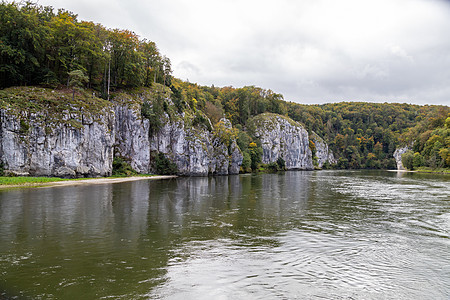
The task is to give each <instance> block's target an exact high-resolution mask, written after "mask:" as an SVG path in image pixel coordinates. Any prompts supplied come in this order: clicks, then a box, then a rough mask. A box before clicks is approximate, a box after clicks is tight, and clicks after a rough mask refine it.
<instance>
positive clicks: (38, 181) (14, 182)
mask: <svg viewBox="0 0 450 300" xmlns="http://www.w3.org/2000/svg"><path fill="white" fill-rule="evenodd" d="M174 177H176V176H159V175H136V176H111V177H101V178H76V179H67V178H58V177H22V176H19V177H0V189H6V188H25V187H42V186H61V185H80V184H103V183H118V182H126V181H135V180H143V179H167V178H174Z"/></svg>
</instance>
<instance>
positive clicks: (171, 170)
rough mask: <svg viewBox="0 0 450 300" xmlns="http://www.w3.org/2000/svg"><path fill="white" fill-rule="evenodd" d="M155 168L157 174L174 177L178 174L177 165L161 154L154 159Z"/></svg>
mask: <svg viewBox="0 0 450 300" xmlns="http://www.w3.org/2000/svg"><path fill="white" fill-rule="evenodd" d="M153 167H154V169H155V172H156V174H161V175H173V174H176V173H178V168H177V165H176V164H175V163H174V162H172V161H171V160H170V159H168V158H167V157H166V156H165V155H164V153H160V152H158V153H157V154H156V155H155V156H154V157H153Z"/></svg>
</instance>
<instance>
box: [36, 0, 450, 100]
mask: <svg viewBox="0 0 450 300" xmlns="http://www.w3.org/2000/svg"><path fill="white" fill-rule="evenodd" d="M52 3H57V5H53V6H55V7H61V6H62V7H65V8H67V9H69V10H73V11H74V12H75V13H78V14H79V17H80V19H90V20H94V21H96V22H100V23H103V24H104V25H106V26H107V27H119V28H127V29H130V30H133V31H135V32H136V33H138V34H139V35H141V37H143V38H148V39H150V40H152V41H154V42H156V44H157V45H158V47H159V48H160V50H161V51H162V52H163V54H165V55H167V56H168V57H169V58H170V59H171V60H172V65H173V66H174V75H175V76H178V77H180V78H182V79H187V78H189V80H190V81H191V82H197V83H199V84H205V85H211V84H214V85H216V86H225V85H233V86H236V87H239V86H245V85H258V86H261V87H263V88H267V89H272V90H274V91H276V92H278V93H282V94H283V95H284V96H285V99H286V100H291V101H300V102H308V103H323V102H330V101H342V100H347V101H348V100H368V101H382V102H384V101H401V102H416V103H421V104H424V103H429V104H439V103H440V104H448V103H450V89H449V87H448V86H449V82H450V54H449V53H450V39H448V36H450V3H449V2H448V1H440V0H431V1H430V0H378V1H369V0H342V1H334V0H316V1H313V2H312V1H307V0H300V1H290V0H280V1H277V2H274V1H268V0H260V1H257V0H245V1H237V0H233V1H219V0H192V1H186V0H172V1H156V0H151V1H141V0H130V1H128V2H123V1H119V0H110V1H107V2H106V1H99V0H91V1H88V0H80V1H70V0H59V1H58V0H41V4H52Z"/></svg>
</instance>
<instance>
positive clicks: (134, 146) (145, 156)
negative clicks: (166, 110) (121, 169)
mask: <svg viewBox="0 0 450 300" xmlns="http://www.w3.org/2000/svg"><path fill="white" fill-rule="evenodd" d="M114 111H115V128H116V133H115V137H116V140H115V155H116V156H120V157H123V158H125V159H126V161H128V162H129V164H130V165H131V167H132V168H133V169H134V170H136V171H137V172H139V173H142V174H149V173H151V165H150V139H149V129H150V124H149V121H148V120H147V119H145V118H142V117H141V114H140V107H139V106H137V105H134V106H133V105H126V104H125V105H116V107H115V109H114Z"/></svg>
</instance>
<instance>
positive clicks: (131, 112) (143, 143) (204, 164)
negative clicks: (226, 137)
mask: <svg viewBox="0 0 450 300" xmlns="http://www.w3.org/2000/svg"><path fill="white" fill-rule="evenodd" d="M166 103H168V105H173V104H172V103H171V101H170V99H166ZM115 113H116V130H117V132H116V155H117V156H121V157H123V158H125V160H126V161H128V162H129V163H130V165H131V167H132V168H133V169H135V170H137V171H138V172H140V173H152V172H153V171H154V166H153V161H152V155H155V154H156V153H163V154H164V155H165V156H166V157H167V158H168V159H169V160H171V161H172V162H173V163H175V165H176V166H177V169H178V174H179V175H187V176H206V175H228V174H238V173H239V167H240V165H241V164H242V153H241V152H240V150H239V148H238V147H237V144H236V140H235V139H233V140H232V141H230V147H228V146H227V145H225V144H224V143H223V142H222V141H221V140H220V139H219V138H218V137H216V136H215V135H214V133H213V132H211V131H209V130H208V129H207V128H206V126H205V125H204V124H197V125H195V126H194V125H193V118H194V116H191V115H189V114H187V113H186V112H183V113H177V112H175V111H174V110H172V111H171V115H170V116H169V114H168V113H167V112H164V113H163V114H162V115H161V116H160V118H161V124H162V126H161V127H160V128H151V125H150V123H149V121H148V120H147V119H146V118H145V117H143V116H142V115H141V111H140V106H139V105H138V106H133V105H124V104H120V105H118V106H117V107H116V108H115ZM206 119H207V118H206ZM208 121H209V120H208ZM223 122H225V123H227V124H228V125H229V126H230V128H231V123H230V122H229V121H228V120H223Z"/></svg>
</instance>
